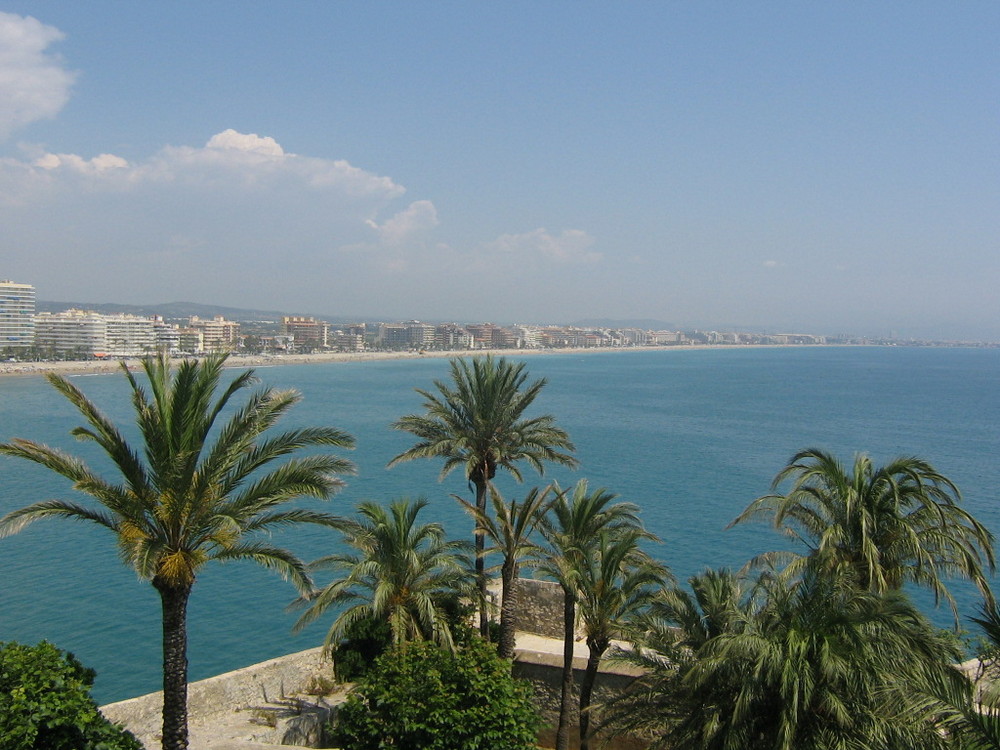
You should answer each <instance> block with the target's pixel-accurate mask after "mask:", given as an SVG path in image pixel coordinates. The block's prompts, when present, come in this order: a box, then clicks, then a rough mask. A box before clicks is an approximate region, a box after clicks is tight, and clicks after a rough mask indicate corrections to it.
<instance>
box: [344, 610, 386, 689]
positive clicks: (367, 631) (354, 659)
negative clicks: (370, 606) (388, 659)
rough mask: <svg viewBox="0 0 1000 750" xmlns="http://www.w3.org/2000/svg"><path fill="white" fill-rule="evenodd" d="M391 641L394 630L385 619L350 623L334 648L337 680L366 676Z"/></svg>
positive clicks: (369, 619)
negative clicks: (342, 638)
mask: <svg viewBox="0 0 1000 750" xmlns="http://www.w3.org/2000/svg"><path fill="white" fill-rule="evenodd" d="M391 642H392V631H391V630H390V629H389V623H388V622H387V621H386V620H383V619H379V618H377V617H366V618H364V619H361V620H357V621H356V622H353V623H351V624H350V625H348V626H347V628H346V629H345V630H344V640H342V641H341V642H340V644H339V645H338V646H337V647H336V648H335V649H334V650H333V668H334V672H335V673H336V676H337V679H338V680H340V681H341V682H354V681H355V680H359V679H361V678H362V677H364V676H365V675H366V674H367V673H368V670H369V668H370V667H371V665H372V664H373V663H374V662H375V660H376V659H377V658H378V657H380V656H381V655H382V654H383V652H384V651H385V650H386V649H387V648H388V647H389V644H390V643H391Z"/></svg>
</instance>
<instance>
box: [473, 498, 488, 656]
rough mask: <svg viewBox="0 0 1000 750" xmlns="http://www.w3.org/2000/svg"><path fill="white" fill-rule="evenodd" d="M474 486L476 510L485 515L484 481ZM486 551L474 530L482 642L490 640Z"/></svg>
mask: <svg viewBox="0 0 1000 750" xmlns="http://www.w3.org/2000/svg"><path fill="white" fill-rule="evenodd" d="M473 481H474V482H475V485H476V508H477V509H478V510H479V512H480V513H483V514H485V513H486V486H487V480H486V479H479V478H474V479H473ZM485 549H486V534H485V532H483V531H482V530H480V529H478V528H477V529H476V583H477V585H478V586H479V635H480V636H482V638H483V640H485V641H489V639H490V617H489V613H488V612H487V611H486V560H485V559H484V557H483V550H485Z"/></svg>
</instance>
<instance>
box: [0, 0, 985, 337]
mask: <svg viewBox="0 0 1000 750" xmlns="http://www.w3.org/2000/svg"><path fill="white" fill-rule="evenodd" d="M4 8H5V12H0V52H2V54H0V222H2V225H3V227H4V232H3V237H2V239H0V278H9V279H11V280H14V281H18V282H22V283H29V284H33V285H34V286H35V287H36V289H37V293H38V297H39V299H48V300H63V299H65V300H79V301H88V300H89V301H94V302H97V301H99V300H103V301H108V302H117V303H120V304H148V303H149V301H150V300H191V301H195V302H197V303H199V304H206V305H220V306H228V307H237V308H248V307H259V308H262V309H269V308H274V309H276V310H291V311H296V312H299V311H301V312H303V313H307V314H315V315H331V316H343V317H358V318H360V319H364V318H369V319H375V318H386V317H389V318H392V317H396V318H405V319H412V318H415V319H421V320H445V319H454V320H469V321H471V320H480V321H485V320H493V321H498V322H501V321H515V320H522V321H532V322H534V321H538V322H542V321H574V320H583V319H590V318H605V319H614V320H628V319H652V320H663V321H666V322H675V323H676V325H678V326H683V325H694V324H699V323H700V324H703V325H705V326H712V325H716V326H723V325H730V326H739V327H743V328H748V329H766V330H779V329H784V330H799V331H808V332H816V333H823V334H828V335H834V334H839V333H844V334H852V335H869V336H888V335H890V334H895V335H896V336H897V337H899V338H922V339H952V340H956V339H957V340H983V341H986V340H989V341H998V340H1000V294H998V293H997V289H998V288H1000V224H998V222H997V218H996V217H997V206H998V205H1000V163H998V162H1000V159H998V155H1000V139H998V130H997V125H998V122H1000V118H998V115H1000V104H998V102H1000V80H998V78H997V75H996V72H997V70H1000V50H998V48H997V45H996V43H995V40H996V38H997V35H998V33H1000V5H997V4H995V3H988V2H969V3H963V4H960V5H957V6H943V5H940V4H935V3H929V2H915V3H909V4H906V5H905V6H900V5H898V4H891V3H880V2H876V3H870V4H864V5H856V6H818V5H804V6H796V5H789V4H779V3H759V4H751V5H748V6H731V5H727V4H708V5H684V4H678V3H664V4H629V5H607V4H604V3H596V2H572V3H571V2H567V1H556V2H552V3H545V4H535V3H528V2H512V3H505V4H502V5H488V4H474V3H453V2H444V3H435V4H427V5H423V4H410V3H402V2H374V3H364V4H361V3H352V2H345V3H336V4H312V3H290V4H284V5H281V6H278V7H273V6H265V5H247V6H243V5H241V6H235V5H230V4H214V3H213V4H198V5H195V4H193V3H184V2H181V3H174V4H169V5H152V6H135V5H128V4H126V5H122V4H120V3H112V2H108V1H107V0H98V1H97V2H93V3H87V4H80V3H72V2H68V0H53V2H48V3H44V4H38V3H35V2H29V0H13V1H11V2H8V3H6V4H5V6H4ZM157 304H158V303H157Z"/></svg>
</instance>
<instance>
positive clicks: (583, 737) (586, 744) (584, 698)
mask: <svg viewBox="0 0 1000 750" xmlns="http://www.w3.org/2000/svg"><path fill="white" fill-rule="evenodd" d="M587 645H588V646H589V647H590V656H589V657H588V658H587V671H586V672H584V673H583V681H582V682H581V683H580V750H589V748H590V711H588V710H587V709H589V708H590V697H591V695H592V694H593V692H594V683H595V682H596V681H597V668H598V667H600V666H601V657H602V656H604V652H605V651H606V650H607V648H608V647H607V646H604V645H602V644H599V643H589V644H587Z"/></svg>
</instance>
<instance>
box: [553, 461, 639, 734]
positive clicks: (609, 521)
mask: <svg viewBox="0 0 1000 750" xmlns="http://www.w3.org/2000/svg"><path fill="white" fill-rule="evenodd" d="M553 488H554V490H555V493H556V495H555V497H554V498H553V500H552V502H551V503H550V504H549V507H548V510H547V512H546V514H545V515H544V516H543V517H542V521H541V526H540V528H541V530H542V535H543V536H544V537H545V541H546V543H547V547H546V549H544V550H542V551H540V552H539V562H538V563H537V564H536V569H537V570H538V572H540V573H542V574H543V575H546V576H548V577H550V578H553V579H554V580H555V581H557V582H558V583H559V585H560V587H561V588H562V590H563V674H562V687H561V697H560V704H559V725H558V727H557V729H556V748H557V750H566V749H567V748H568V747H569V730H570V723H569V722H570V716H571V714H572V711H573V642H574V636H575V634H576V603H577V598H578V589H579V577H580V570H581V568H582V566H583V561H584V560H585V559H586V558H587V557H588V556H589V555H590V554H592V553H593V550H594V545H595V543H596V542H597V540H598V538H599V535H600V533H601V531H603V530H610V529H634V530H637V531H638V530H641V528H642V527H641V524H640V523H639V518H638V515H637V514H638V512H639V509H638V507H637V506H635V505H633V504H632V503H616V502H614V501H615V499H616V498H617V497H618V496H617V495H615V494H614V493H611V492H608V491H607V490H605V489H597V490H594V491H593V492H590V491H588V486H587V480H585V479H581V480H580V481H578V482H577V483H576V485H574V487H573V488H572V491H569V490H567V491H563V490H560V489H559V487H558V485H553Z"/></svg>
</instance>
